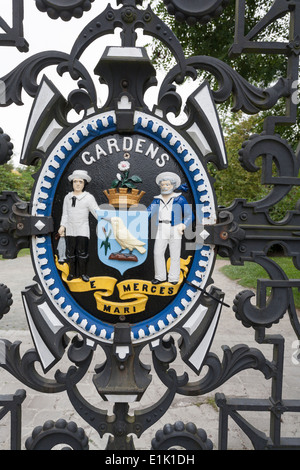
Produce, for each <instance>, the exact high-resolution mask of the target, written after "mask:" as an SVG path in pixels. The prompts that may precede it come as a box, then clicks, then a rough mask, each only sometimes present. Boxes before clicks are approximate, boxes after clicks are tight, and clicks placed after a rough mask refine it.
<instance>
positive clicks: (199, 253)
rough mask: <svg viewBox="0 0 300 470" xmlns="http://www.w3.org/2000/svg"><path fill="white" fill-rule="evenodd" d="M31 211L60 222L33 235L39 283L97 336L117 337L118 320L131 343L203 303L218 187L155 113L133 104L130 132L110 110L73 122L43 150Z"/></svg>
mask: <svg viewBox="0 0 300 470" xmlns="http://www.w3.org/2000/svg"><path fill="white" fill-rule="evenodd" d="M32 215H35V216H40V217H41V220H42V217H43V216H44V217H50V216H51V217H52V218H53V221H54V232H53V233H52V234H49V235H41V236H36V237H33V240H32V256H33V263H34V267H35V271H36V274H37V276H38V279H39V282H40V284H41V286H42V288H43V290H44V292H45V293H46V295H47V297H48V298H49V299H50V301H51V304H52V306H53V307H54V308H55V310H56V311H58V312H59V314H60V315H61V317H62V318H64V319H65V320H66V321H67V322H69V323H71V324H72V325H74V327H75V329H76V330H79V331H81V332H82V333H84V334H85V335H86V336H88V337H91V338H92V339H93V340H96V341H104V342H111V341H112V340H113V334H114V325H115V324H116V323H120V322H126V323H129V324H130V327H131V332H132V333H131V335H132V341H133V342H142V341H148V340H152V339H154V338H155V337H156V336H157V335H161V334H162V333H163V334H164V333H165V332H166V331H168V330H170V329H171V328H173V327H174V326H176V325H177V324H178V323H179V322H182V321H186V318H188V317H189V316H190V315H189V314H191V313H192V312H193V311H194V309H195V308H196V306H198V304H199V296H200V295H201V289H204V288H205V286H206V284H207V282H208V280H209V276H210V273H211V270H212V268H213V264H214V249H213V248H214V247H213V246H212V245H208V244H205V238H206V236H207V235H208V234H207V232H206V230H205V226H207V225H211V224H215V223H216V209H215V198H214V192H213V190H212V187H211V184H210V178H209V176H208V174H207V172H206V170H205V168H204V165H203V164H202V162H201V160H200V159H199V157H198V156H197V154H196V153H195V151H194V150H193V148H192V147H191V145H190V144H189V143H188V142H187V141H186V140H185V139H184V138H183V137H182V136H181V135H180V134H178V132H177V131H176V130H175V129H173V128H172V127H171V126H170V125H167V124H166V123H165V122H164V121H162V120H160V119H159V118H154V117H153V116H151V115H148V114H146V113H144V112H140V111H136V112H135V116H134V132H132V133H118V131H117V126H116V116H115V112H114V111H110V112H105V113H101V114H99V115H93V116H90V117H88V118H87V119H86V120H85V121H83V122H81V123H80V124H78V125H75V126H74V128H73V129H72V130H71V131H69V132H68V133H67V134H66V135H65V136H64V137H63V138H62V139H61V140H60V141H59V142H57V143H56V144H55V146H54V147H53V148H52V150H51V151H50V152H49V154H48V156H47V159H46V161H45V163H44V165H43V167H42V169H41V171H40V173H39V177H38V179H37V181H36V185H35V188H34V191H33V198H32ZM199 288H200V290H199Z"/></svg>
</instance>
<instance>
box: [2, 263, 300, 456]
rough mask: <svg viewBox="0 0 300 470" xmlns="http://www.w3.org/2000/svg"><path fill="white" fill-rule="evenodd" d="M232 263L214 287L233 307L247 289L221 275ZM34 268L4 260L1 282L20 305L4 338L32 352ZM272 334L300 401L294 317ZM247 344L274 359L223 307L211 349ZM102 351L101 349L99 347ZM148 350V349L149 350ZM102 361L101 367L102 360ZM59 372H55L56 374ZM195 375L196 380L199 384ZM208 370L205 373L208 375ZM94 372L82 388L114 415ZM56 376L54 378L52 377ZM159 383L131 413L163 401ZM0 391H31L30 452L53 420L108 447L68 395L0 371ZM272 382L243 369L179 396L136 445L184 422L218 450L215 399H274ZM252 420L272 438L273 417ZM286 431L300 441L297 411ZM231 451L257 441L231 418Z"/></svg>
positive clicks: (285, 422) (6, 323)
mask: <svg viewBox="0 0 300 470" xmlns="http://www.w3.org/2000/svg"><path fill="white" fill-rule="evenodd" d="M224 264H226V261H223V260H220V261H219V260H218V261H217V263H216V269H215V271H214V275H213V278H214V284H215V285H216V286H217V287H220V288H221V289H222V290H223V291H224V292H225V293H226V297H225V301H226V302H227V303H229V304H230V305H232V302H233V299H234V297H235V295H236V294H237V293H238V292H240V291H241V290H243V288H242V287H241V286H239V285H238V283H237V282H233V281H231V280H229V279H228V278H227V277H226V276H224V275H223V274H222V273H221V272H220V267H221V266H222V265H224ZM32 279H33V269H32V266H31V262H30V257H29V256H28V257H21V258H17V259H16V260H2V261H0V282H2V283H5V284H6V285H7V286H8V287H9V288H10V289H11V291H12V294H13V299H14V303H13V305H12V308H11V311H10V312H9V313H8V314H7V315H4V317H3V319H2V320H1V322H0V328H1V330H0V338H6V339H8V340H10V341H11V342H14V341H17V340H20V341H21V342H22V345H21V350H22V351H23V350H24V351H26V350H27V349H29V348H31V347H33V343H32V341H31V337H30V334H29V332H28V328H27V322H26V319H25V313H24V311H23V306H22V301H21V295H20V291H21V290H22V289H23V288H24V287H25V286H27V285H29V284H31V283H32ZM270 333H280V334H282V335H284V336H285V384H284V397H285V398H293V399H299V390H300V386H299V385H300V364H296V363H294V362H295V361H294V360H293V358H294V356H295V347H296V346H297V344H298V343H297V338H296V336H295V333H294V331H293V330H292V328H291V326H290V322H289V317H288V315H287V314H286V315H285V316H284V318H283V319H282V320H281V321H280V323H279V324H278V325H275V326H274V327H272V329H271V330H270ZM241 343H242V344H247V345H248V346H250V347H256V348H258V349H260V350H262V351H263V352H264V354H265V355H266V357H268V358H269V359H270V360H271V359H272V349H271V348H270V347H269V346H265V345H258V344H257V343H256V342H255V340H254V334H253V331H252V329H248V328H244V327H243V326H242V325H241V323H240V322H239V321H238V320H236V318H235V315H234V313H233V312H232V310H231V309H230V308H223V310H222V314H221V318H220V322H219V326H218V329H217V332H216V335H215V339H214V342H213V345H212V348H211V350H212V351H213V352H215V353H216V354H217V355H218V356H219V357H220V358H222V357H223V351H222V345H227V346H229V347H230V348H232V347H233V346H235V345H237V344H241ZM98 349H99V348H98ZM145 349H146V348H145ZM142 359H143V362H144V363H148V364H151V358H150V352H149V351H146V352H145V353H144V354H143V358H142ZM96 363H101V360H100V359H99V357H97V359H96ZM69 365H70V364H69V363H67V362H66V360H65V359H64V358H63V360H62V361H61V363H60V364H59V365H58V366H57V368H61V369H62V370H67V369H64V367H65V368H67V367H68V366H69ZM174 368H175V369H176V371H177V372H178V373H179V372H180V373H183V371H184V370H186V369H185V367H184V366H183V363H182V361H180V358H178V360H176V364H175V365H174ZM55 371H56V368H54V372H55ZM188 372H189V375H190V380H199V378H198V377H197V376H194V375H193V374H192V373H190V371H188ZM204 372H205V371H204ZM93 373H94V371H93V370H90V371H89V373H88V374H87V375H86V377H85V378H84V379H83V381H82V384H81V386H80V390H81V392H82V394H83V395H84V396H85V397H86V399H87V400H88V401H90V402H91V403H92V404H94V405H95V406H97V407H99V408H101V409H107V410H108V414H111V413H112V406H111V404H110V403H107V402H103V401H101V399H100V397H99V396H98V395H97V393H96V391H95V388H94V386H93V385H92V382H91V380H92V376H93ZM52 374H53V373H51V372H50V373H49V374H48V375H50V376H52ZM152 376H153V380H152V383H151V385H150V386H149V388H148V390H147V391H146V393H145V395H144V397H143V398H142V400H141V402H140V403H137V404H133V405H132V406H131V408H130V412H131V413H132V412H133V410H136V409H144V408H145V407H148V406H150V405H151V404H152V403H153V397H155V402H156V401H158V399H159V398H160V396H162V394H163V393H164V386H163V385H162V384H161V383H160V381H159V380H158V379H157V377H156V376H155V372H154V371H153V373H152ZM0 378H1V381H0V393H1V394H10V393H14V392H15V391H16V390H17V389H20V388H21V389H24V390H26V393H27V397H26V400H25V402H24V404H23V408H22V409H23V432H22V448H25V444H24V443H25V441H26V439H27V438H28V437H29V436H31V433H32V431H33V429H34V428H35V427H36V426H38V425H42V424H43V423H44V422H45V421H47V420H49V419H52V420H54V421H56V420H58V419H59V418H64V419H66V420H67V421H75V422H76V423H77V424H78V425H79V426H82V427H83V428H84V429H85V431H86V433H87V435H88V436H89V438H90V449H92V450H93V449H105V446H106V442H107V437H106V436H105V437H104V439H102V440H101V439H99V437H98V434H97V433H96V432H95V431H94V430H93V429H91V428H90V427H89V426H88V425H87V424H86V422H85V421H84V420H82V419H81V417H80V416H78V415H77V413H76V412H75V411H74V409H73V407H72V405H71V403H70V402H69V400H68V397H67V396H66V394H65V393H64V392H63V393H60V394H53V395H46V394H41V393H38V392H36V391H34V390H30V389H28V388H26V387H24V385H23V384H22V383H20V382H18V381H17V380H15V379H14V377H12V376H11V375H10V374H8V373H7V372H6V371H4V370H3V369H0ZM270 386H271V382H270V381H267V380H265V379H264V377H263V376H262V374H261V373H260V372H258V371H255V370H247V371H243V372H241V373H239V374H237V375H236V376H234V377H232V378H231V379H230V380H229V381H227V382H226V383H225V384H224V385H223V386H222V387H220V389H218V390H214V391H213V392H212V393H211V394H209V395H207V396H198V397H186V396H181V395H177V396H176V397H175V399H174V401H173V404H172V406H171V407H170V409H169V410H168V412H167V413H166V414H165V415H164V416H163V418H162V419H161V420H160V421H159V422H158V423H156V424H155V425H154V426H153V427H151V428H149V429H148V430H147V431H146V432H145V433H144V434H143V435H142V437H141V438H140V439H135V446H136V448H137V449H138V450H140V449H150V446H151V440H152V438H153V437H154V436H155V432H156V431H157V430H158V429H161V428H162V427H163V426H164V424H167V423H175V422H176V421H178V420H182V421H183V422H184V423H187V422H189V421H191V422H194V423H195V424H196V425H197V427H199V428H203V429H205V431H206V432H207V435H208V438H209V439H211V440H212V442H213V444H214V448H215V449H216V448H217V446H218V416H219V413H218V408H217V407H216V406H215V404H214V395H215V393H216V392H222V393H225V395H226V396H233V397H251V398H260V397H262V398H268V397H269V396H270ZM246 417H247V419H249V421H250V422H251V423H252V424H254V425H255V426H257V427H258V428H259V429H260V430H261V431H262V432H265V433H267V434H269V414H268V413H258V412H252V413H249V412H248V413H246ZM282 427H283V429H284V433H285V436H286V437H293V436H298V437H299V429H300V417H299V414H298V415H297V414H296V413H287V414H284V415H283V417H282ZM229 429H230V432H229V444H228V445H229V448H231V449H236V450H239V449H252V445H251V442H250V441H249V439H248V438H247V437H246V436H245V434H244V433H243V432H242V431H241V430H240V429H239V428H238V426H237V425H236V424H235V423H234V422H233V421H232V420H230V422H229ZM1 449H9V419H8V417H6V418H4V419H3V420H2V421H0V450H1Z"/></svg>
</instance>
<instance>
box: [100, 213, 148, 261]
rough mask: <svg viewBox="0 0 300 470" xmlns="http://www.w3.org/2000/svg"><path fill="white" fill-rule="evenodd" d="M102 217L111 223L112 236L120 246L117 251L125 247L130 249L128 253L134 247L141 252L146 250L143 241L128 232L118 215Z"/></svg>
mask: <svg viewBox="0 0 300 470" xmlns="http://www.w3.org/2000/svg"><path fill="white" fill-rule="evenodd" d="M103 219H104V220H107V221H108V222H110V223H111V226H112V229H113V233H114V237H115V239H116V241H117V242H118V243H119V245H120V247H121V250H120V251H119V253H121V252H122V251H124V250H126V249H128V250H129V251H130V254H131V253H132V252H133V250H134V249H135V250H137V251H138V252H139V253H141V254H144V253H146V251H147V250H146V249H145V248H144V245H145V243H144V242H142V241H141V240H139V239H138V238H136V237H135V236H134V235H132V233H130V232H129V230H128V229H127V227H126V226H125V224H124V222H123V220H122V219H121V218H120V217H110V218H109V217H103Z"/></svg>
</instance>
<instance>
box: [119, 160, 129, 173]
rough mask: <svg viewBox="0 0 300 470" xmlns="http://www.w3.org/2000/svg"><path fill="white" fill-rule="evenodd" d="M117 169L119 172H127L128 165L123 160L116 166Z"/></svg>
mask: <svg viewBox="0 0 300 470" xmlns="http://www.w3.org/2000/svg"><path fill="white" fill-rule="evenodd" d="M118 168H119V170H120V171H127V170H129V168H130V163H129V162H125V161H124V160H123V161H122V162H120V163H119V164H118Z"/></svg>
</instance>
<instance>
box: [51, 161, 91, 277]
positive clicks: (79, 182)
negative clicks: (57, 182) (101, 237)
mask: <svg viewBox="0 0 300 470" xmlns="http://www.w3.org/2000/svg"><path fill="white" fill-rule="evenodd" d="M68 180H69V181H71V182H72V185H73V191H72V192H70V193H68V194H67V195H66V196H65V198H64V203H63V211H62V218H61V223H60V228H59V230H58V233H59V235H60V236H61V237H66V256H67V262H68V264H69V276H68V280H69V281H70V280H72V279H73V278H75V277H81V278H82V280H83V281H85V282H88V281H89V277H88V276H87V274H86V268H87V261H88V257H89V252H88V249H89V238H90V226H89V213H90V212H91V213H92V214H93V216H94V217H95V218H96V219H97V210H98V209H99V207H98V204H97V202H96V199H95V198H94V196H92V194H90V193H88V192H87V191H85V190H84V189H85V186H86V184H87V183H89V182H90V181H91V177H90V176H89V175H88V173H87V171H85V170H75V171H73V173H72V174H71V175H69V177H68Z"/></svg>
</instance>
